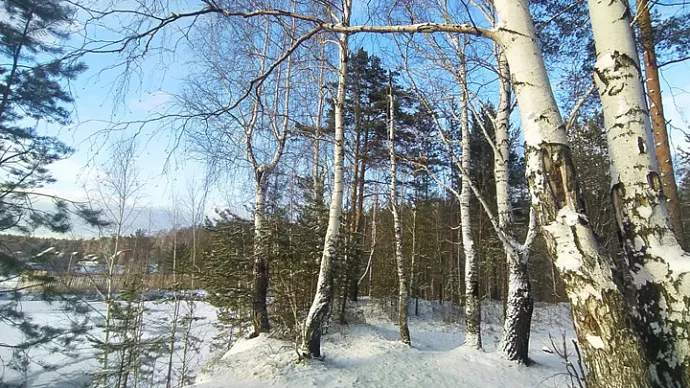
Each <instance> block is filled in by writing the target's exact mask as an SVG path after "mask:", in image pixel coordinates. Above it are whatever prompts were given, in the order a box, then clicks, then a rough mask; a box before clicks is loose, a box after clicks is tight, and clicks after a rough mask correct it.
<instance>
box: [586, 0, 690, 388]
mask: <svg viewBox="0 0 690 388" xmlns="http://www.w3.org/2000/svg"><path fill="white" fill-rule="evenodd" d="M589 7H590V16H591V20H592V30H593V32H594V40H595V44H596V49H597V62H596V65H595V69H594V71H595V81H596V83H597V87H598V88H599V96H600V98H601V102H602V106H603V109H604V122H605V125H606V135H607V142H608V149H609V153H610V154H611V177H612V182H611V194H612V196H613V204H614V208H615V209H614V210H615V213H616V219H617V221H618V228H619V231H620V233H619V236H620V237H621V244H622V246H623V248H624V250H625V253H626V258H627V260H628V264H629V266H630V269H631V270H632V273H633V274H632V275H633V284H634V286H635V287H636V288H637V296H638V297H637V302H638V311H639V314H640V318H641V320H640V324H639V328H640V333H641V335H642V338H643V340H644V342H645V344H646V345H647V356H648V357H649V372H650V376H651V378H652V381H653V382H654V384H655V385H656V386H663V387H681V386H683V387H684V386H686V385H687V383H688V382H687V376H686V373H687V366H685V365H688V364H687V362H690V358H689V357H688V355H689V352H690V349H689V346H690V343H689V342H688V340H689V338H688V337H689V336H690V327H689V326H690V324H689V323H688V322H690V314H689V312H688V304H689V303H690V276H688V273H689V271H690V254H688V253H686V252H684V251H683V249H682V248H681V246H680V244H679V243H678V239H677V238H676V236H675V235H674V233H673V230H672V229H671V228H670V226H669V215H668V212H667V209H666V201H665V200H664V193H663V185H662V182H661V179H660V178H659V174H658V173H657V164H656V158H655V155H654V139H653V136H652V133H651V127H650V123H649V113H648V111H647V109H646V106H645V94H644V89H643V86H642V85H643V84H642V74H641V70H640V67H639V60H638V57H637V50H636V46H635V39H634V35H633V31H632V28H631V27H630V9H629V7H628V3H627V2H623V1H622V0H612V1H608V2H602V1H600V0H590V1H589ZM661 306H664V307H661Z"/></svg>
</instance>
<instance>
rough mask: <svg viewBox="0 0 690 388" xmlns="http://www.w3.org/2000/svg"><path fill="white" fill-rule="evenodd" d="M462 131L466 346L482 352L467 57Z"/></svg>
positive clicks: (462, 65) (462, 88)
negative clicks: (472, 189) (472, 206)
mask: <svg viewBox="0 0 690 388" xmlns="http://www.w3.org/2000/svg"><path fill="white" fill-rule="evenodd" d="M459 70H460V72H459V78H460V79H461V83H460V93H461V97H460V98H461V99H460V128H461V131H462V135H461V136H462V171H463V173H462V188H461V189H460V198H459V200H460V228H461V231H462V249H463V250H464V251H465V326H466V328H465V345H466V346H470V347H473V348H476V349H481V348H482V337H481V316H482V313H481V299H480V298H479V278H478V277H479V262H478V261H477V258H476V252H475V249H474V241H473V239H472V224H471V217H470V197H471V196H472V193H471V189H470V177H469V174H468V172H469V171H470V162H471V161H470V124H469V115H468V106H467V104H468V103H469V101H468V99H469V93H468V91H467V78H466V77H467V67H466V63H465V58H464V53H462V54H461V57H460V69H459Z"/></svg>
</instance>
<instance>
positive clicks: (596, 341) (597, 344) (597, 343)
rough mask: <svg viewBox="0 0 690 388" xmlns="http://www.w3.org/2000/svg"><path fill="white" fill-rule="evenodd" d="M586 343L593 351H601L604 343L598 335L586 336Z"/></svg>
mask: <svg viewBox="0 0 690 388" xmlns="http://www.w3.org/2000/svg"><path fill="white" fill-rule="evenodd" d="M587 342H589V344H590V345H592V347H593V348H595V349H603V348H604V341H603V340H602V339H601V337H599V336H598V335H589V334H588V335H587Z"/></svg>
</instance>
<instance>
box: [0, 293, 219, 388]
mask: <svg viewBox="0 0 690 388" xmlns="http://www.w3.org/2000/svg"><path fill="white" fill-rule="evenodd" d="M0 303H5V302H0ZM195 305H196V307H195V312H194V315H195V316H197V317H199V319H198V320H196V321H195V322H194V326H193V329H192V335H193V336H195V337H196V338H198V340H199V342H198V345H199V351H198V353H197V352H192V354H191V357H190V359H191V360H190V362H189V367H190V368H191V370H190V372H191V374H192V375H196V374H197V373H199V372H200V371H201V368H202V367H203V366H204V365H206V364H207V363H208V362H209V360H210V359H211V354H210V343H211V340H212V338H213V337H214V336H215V335H216V333H217V330H216V328H215V327H214V326H213V322H215V320H216V309H215V308H213V307H212V306H210V305H208V304H206V303H199V302H197V303H196V304H195ZM91 306H92V307H93V308H94V312H93V313H92V315H94V316H96V315H98V314H99V312H103V311H104V310H105V306H104V304H103V303H100V302H92V303H91ZM186 306H187V305H186V303H185V302H182V304H181V307H180V315H184V314H185V313H186V312H187V310H186ZM21 308H22V310H23V311H24V312H26V313H27V315H28V316H30V317H32V318H33V319H34V322H35V323H39V324H48V325H51V326H54V327H66V326H67V325H69V324H70V322H71V321H72V320H73V319H75V316H74V315H69V314H67V313H65V312H64V311H63V310H62V309H61V308H60V307H59V306H58V305H49V304H47V303H45V302H42V301H31V300H26V301H22V303H21ZM146 308H147V309H148V311H147V312H146V313H145V314H146V315H145V326H144V330H145V337H149V338H150V337H157V336H158V337H165V338H167V336H168V335H169V333H170V322H171V317H172V315H173V314H172V311H173V304H172V303H170V302H165V303H160V302H146ZM179 330H180V331H179V332H180V333H181V330H182V328H179ZM89 334H90V335H93V336H96V337H100V336H101V334H102V332H101V330H100V329H98V328H95V327H94V328H92V329H91V330H90V332H89ZM19 336H20V332H19V331H18V330H17V329H16V328H13V327H11V326H8V325H7V324H5V323H1V322H0V342H2V343H5V344H13V343H17V342H18V341H19V339H20V338H19ZM179 336H181V334H178V338H179ZM178 346H179V344H178ZM76 347H77V348H76V350H75V351H74V353H76V357H74V356H72V355H69V354H68V353H69V352H67V351H61V350H60V349H59V348H58V347H57V345H51V347H50V348H38V349H32V350H30V352H29V357H30V360H31V363H30V366H29V371H28V373H27V376H26V383H27V384H26V385H27V386H28V387H46V388H47V387H55V388H67V387H69V388H74V387H84V386H88V384H89V383H90V382H91V380H92V379H91V377H90V375H89V374H90V373H92V372H94V371H96V370H98V367H99V365H98V361H97V360H96V358H95V354H94V351H93V348H92V345H91V343H90V342H88V341H83V342H80V343H78V344H77V345H76ZM11 355H12V351H11V349H9V348H7V347H2V346H0V365H2V366H0V386H4V384H12V385H14V384H17V383H20V382H22V380H24V376H20V375H18V374H17V373H16V372H15V371H13V370H11V369H10V368H9V367H7V363H8V362H9V361H10V359H11ZM180 363H181V351H180V350H178V351H177V352H176V354H175V356H174V357H173V365H174V371H175V372H177V371H179V365H180ZM41 365H43V366H48V368H45V367H42V366H41ZM166 375H167V355H165V356H164V355H161V357H160V360H159V361H158V364H157V365H156V376H155V377H156V379H159V378H162V377H163V376H166ZM177 378H178V377H177V376H175V377H174V378H173V379H174V380H176V379H177ZM154 385H155V384H154ZM174 386H175V385H174Z"/></svg>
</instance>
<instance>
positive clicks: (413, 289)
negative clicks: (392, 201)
mask: <svg viewBox="0 0 690 388" xmlns="http://www.w3.org/2000/svg"><path fill="white" fill-rule="evenodd" d="M412 174H413V177H414V182H413V183H412V184H413V187H412V255H411V256H412V257H411V260H410V296H411V297H412V298H414V299H415V307H414V315H419V303H418V299H419V294H418V292H417V281H416V277H417V276H418V275H417V174H418V171H417V170H416V169H415V170H414V171H413V172H412Z"/></svg>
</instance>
